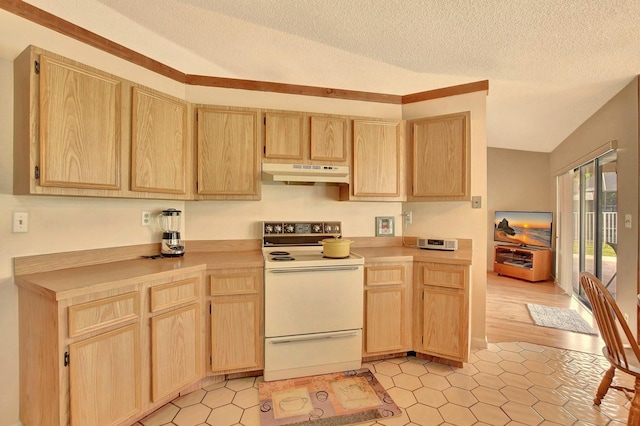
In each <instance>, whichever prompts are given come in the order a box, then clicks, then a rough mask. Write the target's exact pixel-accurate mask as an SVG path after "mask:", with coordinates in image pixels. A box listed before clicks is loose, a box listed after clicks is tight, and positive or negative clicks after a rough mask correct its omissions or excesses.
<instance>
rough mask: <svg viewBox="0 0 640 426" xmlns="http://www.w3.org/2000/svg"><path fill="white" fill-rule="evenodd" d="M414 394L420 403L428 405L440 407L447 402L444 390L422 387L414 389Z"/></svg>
mask: <svg viewBox="0 0 640 426" xmlns="http://www.w3.org/2000/svg"><path fill="white" fill-rule="evenodd" d="M413 395H414V396H415V397H416V399H417V400H418V402H419V403H420V404H424V405H428V406H429V407H434V408H438V407H441V406H443V405H444V404H446V403H447V398H445V397H444V395H443V394H442V392H440V391H437V390H435V389H430V388H420V389H417V390H415V391H413Z"/></svg>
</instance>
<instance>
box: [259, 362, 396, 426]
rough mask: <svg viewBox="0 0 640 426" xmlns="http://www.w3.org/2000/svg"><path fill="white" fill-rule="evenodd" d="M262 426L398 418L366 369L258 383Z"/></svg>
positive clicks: (326, 424)
mask: <svg viewBox="0 0 640 426" xmlns="http://www.w3.org/2000/svg"><path fill="white" fill-rule="evenodd" d="M259 391H260V424H261V425H262V426H285V425H317V426H338V425H347V424H352V423H360V422H366V421H369V420H375V419H381V418H385V417H393V416H399V415H401V411H400V408H398V406H397V405H396V404H395V403H394V402H393V400H392V399H391V397H390V396H389V394H388V393H387V391H385V390H384V388H383V387H382V385H381V384H380V383H379V382H378V380H376V378H375V377H374V375H373V373H371V371H369V369H368V368H361V369H359V370H352V371H345V372H341V373H331V374H323V375H321V376H310V377H301V378H296V379H287V380H278V381H273V382H261V383H260V385H259Z"/></svg>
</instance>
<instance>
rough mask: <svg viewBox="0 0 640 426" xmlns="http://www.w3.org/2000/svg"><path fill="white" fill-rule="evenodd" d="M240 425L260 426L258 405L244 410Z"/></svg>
mask: <svg viewBox="0 0 640 426" xmlns="http://www.w3.org/2000/svg"><path fill="white" fill-rule="evenodd" d="M240 423H242V425H243V426H260V407H259V406H257V405H256V406H255V407H251V408H249V409H246V410H244V412H243V413H242V418H241V419H240ZM213 426H215V425H213Z"/></svg>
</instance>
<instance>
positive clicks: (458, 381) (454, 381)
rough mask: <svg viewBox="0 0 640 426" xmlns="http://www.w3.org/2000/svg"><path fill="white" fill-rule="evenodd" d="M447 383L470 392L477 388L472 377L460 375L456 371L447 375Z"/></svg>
mask: <svg viewBox="0 0 640 426" xmlns="http://www.w3.org/2000/svg"><path fill="white" fill-rule="evenodd" d="M447 381H449V383H451V386H455V387H457V388H460V389H466V390H472V389H475V388H477V387H478V386H479V384H478V382H477V381H476V380H475V379H474V376H467V375H464V374H460V373H458V371H456V372H455V373H453V374H450V375H448V376H447Z"/></svg>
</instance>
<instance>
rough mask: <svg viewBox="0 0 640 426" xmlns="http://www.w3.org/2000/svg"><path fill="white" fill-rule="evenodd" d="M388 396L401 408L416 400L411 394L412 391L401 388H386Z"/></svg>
mask: <svg viewBox="0 0 640 426" xmlns="http://www.w3.org/2000/svg"><path fill="white" fill-rule="evenodd" d="M387 392H388V393H389V396H390V397H391V398H392V399H393V401H394V402H395V403H396V404H397V405H398V407H401V408H407V407H410V406H412V405H413V404H415V403H416V402H418V401H417V400H416V397H415V396H413V392H411V391H408V390H404V389H402V388H391V389H387Z"/></svg>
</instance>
